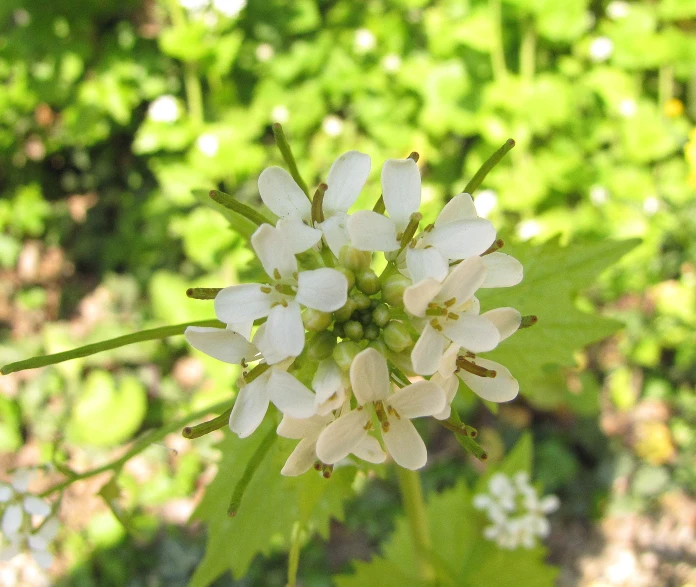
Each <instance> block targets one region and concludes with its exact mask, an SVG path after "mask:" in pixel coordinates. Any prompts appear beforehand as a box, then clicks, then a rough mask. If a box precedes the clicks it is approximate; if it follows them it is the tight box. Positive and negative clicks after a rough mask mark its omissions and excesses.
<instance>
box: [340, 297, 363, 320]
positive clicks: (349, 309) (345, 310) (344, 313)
mask: <svg viewBox="0 0 696 587" xmlns="http://www.w3.org/2000/svg"><path fill="white" fill-rule="evenodd" d="M357 309H358V305H357V304H356V303H355V302H354V301H353V300H352V299H351V298H348V301H347V302H346V303H345V305H344V306H343V307H342V308H341V309H340V310H336V311H335V312H334V318H335V319H336V322H345V321H346V320H350V317H351V315H352V314H353V312H355V310H357Z"/></svg>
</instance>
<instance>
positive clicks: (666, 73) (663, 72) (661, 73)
mask: <svg viewBox="0 0 696 587" xmlns="http://www.w3.org/2000/svg"><path fill="white" fill-rule="evenodd" d="M657 78H658V82H657V93H658V103H659V105H660V110H661V111H662V112H663V113H664V108H665V104H666V103H667V102H669V101H670V100H671V99H672V98H673V97H674V67H672V66H671V65H663V66H662V67H660V69H659V70H658V75H657Z"/></svg>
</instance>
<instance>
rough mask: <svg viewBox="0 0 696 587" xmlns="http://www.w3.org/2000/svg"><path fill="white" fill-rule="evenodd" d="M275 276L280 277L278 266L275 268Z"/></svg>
mask: <svg viewBox="0 0 696 587" xmlns="http://www.w3.org/2000/svg"><path fill="white" fill-rule="evenodd" d="M273 277H275V278H276V279H280V271H278V268H277V267H276V268H275V269H274V270H273Z"/></svg>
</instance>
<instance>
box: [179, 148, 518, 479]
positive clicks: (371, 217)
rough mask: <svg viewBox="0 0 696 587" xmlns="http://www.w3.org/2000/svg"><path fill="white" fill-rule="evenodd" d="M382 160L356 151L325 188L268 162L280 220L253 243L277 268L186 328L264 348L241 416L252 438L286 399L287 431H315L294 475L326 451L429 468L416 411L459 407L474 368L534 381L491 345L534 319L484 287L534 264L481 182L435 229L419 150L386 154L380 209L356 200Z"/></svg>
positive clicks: (501, 381)
mask: <svg viewBox="0 0 696 587" xmlns="http://www.w3.org/2000/svg"><path fill="white" fill-rule="evenodd" d="M370 166H371V162H370V158H369V156H367V155H365V154H363V153H359V152H357V151H350V152H348V153H345V154H343V155H341V156H340V157H339V158H338V159H337V160H336V161H335V162H334V164H333V165H332V167H331V169H330V170H329V173H328V176H327V178H326V183H324V184H321V185H320V186H319V188H318V189H317V191H316V193H315V194H314V197H313V198H310V197H309V196H308V194H307V192H306V189H304V188H303V187H301V185H300V183H301V180H298V181H296V179H295V177H297V176H293V175H291V174H290V173H288V172H287V171H285V170H284V169H282V168H280V167H270V168H268V169H266V170H264V171H263V172H262V173H261V175H260V177H259V180H258V186H259V193H260V196H261V199H262V200H263V202H264V204H265V205H266V207H267V208H268V209H269V210H270V212H272V213H273V215H274V216H275V217H276V220H275V221H274V224H270V223H260V225H259V227H258V229H257V230H256V231H255V232H254V234H253V235H252V237H251V245H252V247H253V249H254V251H255V253H256V255H257V257H258V258H259V260H260V262H261V265H262V266H263V269H264V271H265V273H266V276H267V279H265V280H262V282H261V283H249V284H241V285H233V286H230V287H226V288H224V289H221V290H220V291H219V292H217V293H216V295H215V302H214V304H215V314H216V316H217V318H218V319H219V320H220V321H221V322H223V323H224V324H226V325H227V328H226V329H218V328H207V327H189V328H188V329H187V330H186V337H187V339H188V341H189V342H190V344H192V345H193V346H194V347H195V348H197V349H198V350H200V351H202V352H204V353H207V354H208V355H210V356H212V357H215V358H217V359H219V360H221V361H225V362H228V363H240V364H242V365H243V366H244V367H245V368H247V367H248V366H249V364H250V363H253V362H256V366H254V368H252V369H249V370H248V371H245V376H244V381H243V385H242V387H241V389H240V391H239V394H238V396H237V399H236V403H235V405H234V408H233V410H232V413H231V415H230V419H229V425H230V428H231V429H232V431H233V432H235V433H237V434H238V435H239V436H240V437H246V436H248V435H250V434H252V433H253V432H254V430H256V428H257V427H258V426H259V424H260V423H261V422H262V421H263V418H264V416H265V414H266V412H267V410H268V407H269V404H270V403H273V404H274V405H275V406H276V408H278V410H280V412H282V414H283V420H282V422H281V423H280V425H279V426H278V430H277V432H278V434H279V435H281V436H284V437H287V438H293V439H299V440H300V442H299V444H298V445H297V447H296V449H295V451H294V452H293V453H292V455H291V456H290V458H289V459H288V461H287V463H286V465H285V467H284V468H283V471H282V472H283V473H284V474H286V475H298V474H301V473H303V472H305V471H307V470H308V469H310V468H311V467H312V466H313V465H314V466H315V467H316V468H317V469H323V471H324V473H325V474H329V473H330V470H331V468H332V467H333V465H334V464H335V463H338V462H339V461H341V460H342V459H344V458H346V457H348V456H349V455H354V456H355V457H357V458H359V459H363V460H365V461H368V462H372V463H376V462H381V461H383V460H385V459H386V457H387V453H388V454H389V455H390V456H391V458H392V459H393V460H394V461H396V463H398V464H399V465H401V466H402V467H406V468H409V469H418V468H420V467H422V466H423V465H424V464H425V463H426V458H427V452H426V447H425V444H424V442H423V440H422V439H421V437H420V435H419V434H418V432H417V431H416V428H415V427H414V425H413V424H412V422H411V420H412V419H413V418H419V417H424V416H433V417H435V418H437V419H440V420H447V419H448V418H450V415H451V412H450V404H451V403H452V400H453V398H454V396H455V394H456V392H457V389H458V388H459V384H460V382H463V383H464V384H465V385H466V386H468V387H469V388H470V389H471V390H472V391H473V392H474V393H476V394H478V395H479V396H480V397H482V398H484V399H486V400H489V401H493V402H503V401H509V400H511V399H513V398H514V397H515V396H516V395H517V393H518V390H519V385H518V383H517V381H516V380H515V378H514V377H513V376H512V375H511V374H510V372H509V371H508V370H507V369H506V368H505V367H504V366H503V365H500V364H498V363H495V362H493V361H491V360H488V359H483V358H480V357H479V356H478V354H479V353H485V352H487V351H491V350H493V349H494V348H496V346H497V345H498V344H499V343H500V342H501V341H503V340H504V339H506V338H507V337H509V336H510V335H512V334H513V333H514V332H515V331H516V330H517V329H518V328H520V327H521V326H524V325H526V321H525V319H523V317H522V316H521V315H520V313H519V312H518V311H517V310H515V309H513V308H496V309H491V310H488V311H486V312H483V313H482V312H481V307H480V303H479V300H478V299H477V297H476V294H477V291H478V290H479V289H482V288H497V287H509V286H513V285H516V284H517V283H519V282H520V281H521V279H522V273H523V271H522V266H521V264H520V263H519V262H518V261H517V260H516V259H514V258H513V257H511V256H509V255H506V254H504V253H501V252H499V251H498V249H499V248H500V247H501V246H502V241H497V240H496V231H495V228H494V227H493V225H492V224H491V222H490V221H488V220H486V219H484V218H480V217H479V216H478V214H477V212H476V208H475V206H474V202H473V200H472V198H471V196H470V195H469V194H467V193H462V194H459V195H457V196H455V197H453V198H452V199H451V200H450V201H449V202H448V203H447V205H446V206H445V207H444V208H443V209H442V211H441V212H440V214H439V216H438V217H437V219H436V220H435V222H434V223H433V224H429V225H427V226H424V227H422V229H421V226H420V225H421V219H422V216H421V214H420V212H419V208H420V203H421V176H420V172H419V169H418V166H417V156H416V155H415V154H413V155H412V156H410V157H409V158H407V159H390V160H388V161H386V163H385V164H384V166H383V168H382V173H381V187H382V196H381V197H380V198H379V199H378V200H377V199H376V200H377V203H376V204H375V206H374V208H373V209H371V210H359V211H356V212H353V213H352V214H350V213H349V210H350V209H351V208H352V207H353V205H354V204H355V202H356V200H357V198H358V195H359V194H360V192H361V191H362V189H363V187H364V185H365V183H366V181H367V179H368V175H369V173H370ZM385 212H386V214H385ZM373 263H374V264H375V266H378V267H380V271H379V273H378V272H377V271H375V266H373ZM409 378H410V379H409Z"/></svg>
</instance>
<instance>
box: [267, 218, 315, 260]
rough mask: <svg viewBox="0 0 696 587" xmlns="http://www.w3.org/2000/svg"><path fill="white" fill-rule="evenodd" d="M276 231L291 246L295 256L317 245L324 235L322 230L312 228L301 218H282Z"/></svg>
mask: <svg viewBox="0 0 696 587" xmlns="http://www.w3.org/2000/svg"><path fill="white" fill-rule="evenodd" d="M276 229H277V230H278V231H279V232H280V234H281V235H282V236H283V237H284V238H285V239H286V240H287V242H288V243H289V244H290V247H291V252H292V253H293V254H295V255H298V254H300V253H303V252H304V251H306V250H307V249H309V248H311V247H313V246H314V245H316V244H317V243H318V242H319V239H321V234H322V233H321V230H318V229H316V228H312V227H311V226H309V225H308V224H305V223H304V222H303V221H302V220H300V219H299V218H291V219H288V220H284V219H282V218H281V219H280V220H278V222H277V224H276Z"/></svg>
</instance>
